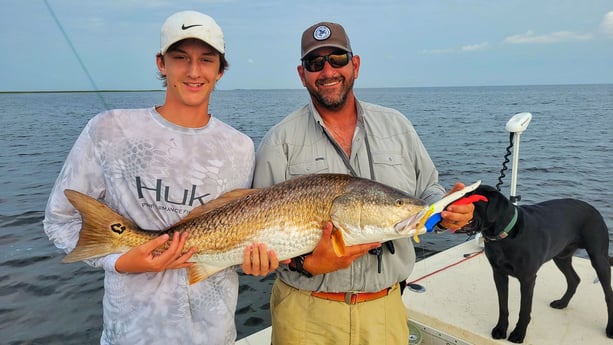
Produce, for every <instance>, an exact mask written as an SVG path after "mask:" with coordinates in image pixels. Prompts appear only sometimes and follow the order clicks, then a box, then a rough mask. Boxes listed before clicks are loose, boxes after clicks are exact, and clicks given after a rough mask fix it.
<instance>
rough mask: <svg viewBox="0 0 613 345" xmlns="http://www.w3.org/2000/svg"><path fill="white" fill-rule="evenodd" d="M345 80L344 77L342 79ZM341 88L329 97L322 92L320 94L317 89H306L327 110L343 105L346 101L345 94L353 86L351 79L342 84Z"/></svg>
mask: <svg viewBox="0 0 613 345" xmlns="http://www.w3.org/2000/svg"><path fill="white" fill-rule="evenodd" d="M344 81H346V79H344ZM343 86H344V87H343V89H342V92H341V94H340V95H338V96H334V97H330V96H327V95H324V94H321V93H319V92H318V91H317V89H314V88H310V87H308V88H307V90H308V91H309V93H310V94H311V96H312V97H313V98H314V99H315V101H316V102H317V103H318V104H320V105H321V106H323V107H324V108H326V109H328V110H338V109H340V108H342V107H343V105H345V103H346V102H347V95H348V94H349V91H350V90H351V89H352V88H353V79H351V80H350V82H349V84H343Z"/></svg>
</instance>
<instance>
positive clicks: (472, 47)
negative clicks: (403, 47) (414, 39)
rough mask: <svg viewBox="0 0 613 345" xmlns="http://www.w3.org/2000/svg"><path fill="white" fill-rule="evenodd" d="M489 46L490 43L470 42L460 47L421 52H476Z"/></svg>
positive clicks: (433, 53)
mask: <svg viewBox="0 0 613 345" xmlns="http://www.w3.org/2000/svg"><path fill="white" fill-rule="evenodd" d="M488 46H489V43H487V42H483V43H479V44H469V45H465V46H462V47H460V48H446V49H423V50H421V51H420V52H419V53H420V54H424V55H443V54H452V53H458V52H460V53H464V52H474V51H477V50H484V49H486V48H487V47H488Z"/></svg>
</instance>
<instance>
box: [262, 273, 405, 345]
mask: <svg viewBox="0 0 613 345" xmlns="http://www.w3.org/2000/svg"><path fill="white" fill-rule="evenodd" d="M270 310H271V313H272V344H273V345H294V344H295V345H298V344H300V345H327V344H330V345H368V344H372V345H375V344H376V345H396V344H399V345H400V344H402V345H407V344H408V343H409V327H408V325H407V313H406V309H405V306H404V304H403V303H402V299H401V298H400V289H399V287H398V284H396V285H395V286H394V287H393V288H392V290H390V292H389V294H388V295H387V296H385V297H381V298H378V299H375V300H371V301H367V302H361V303H357V304H353V305H349V304H346V303H345V302H336V301H329V300H325V299H321V298H318V297H313V296H311V293H310V291H304V290H298V289H295V288H293V287H291V286H289V285H287V284H285V283H283V282H282V281H281V280H279V279H277V280H276V281H275V283H274V285H273V288H272V294H271V298H270Z"/></svg>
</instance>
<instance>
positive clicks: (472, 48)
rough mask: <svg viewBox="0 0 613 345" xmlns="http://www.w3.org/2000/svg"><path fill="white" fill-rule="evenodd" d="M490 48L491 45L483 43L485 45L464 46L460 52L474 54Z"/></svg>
mask: <svg viewBox="0 0 613 345" xmlns="http://www.w3.org/2000/svg"><path fill="white" fill-rule="evenodd" d="M488 46H489V44H488V43H487V42H483V43H479V44H472V45H467V46H463V47H462V48H460V50H461V51H463V52H473V51H477V50H483V49H486V48H487V47H488Z"/></svg>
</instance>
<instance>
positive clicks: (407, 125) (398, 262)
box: [253, 100, 445, 292]
mask: <svg viewBox="0 0 613 345" xmlns="http://www.w3.org/2000/svg"><path fill="white" fill-rule="evenodd" d="M356 104H357V110H358V125H357V128H356V131H355V133H354V137H353V142H352V146H351V157H348V158H347V159H348V163H349V164H350V166H351V167H352V169H353V170H354V171H355V173H356V174H357V175H358V176H361V177H366V178H371V179H374V180H376V181H378V182H381V183H384V184H387V185H390V186H392V187H395V188H398V189H400V190H403V191H405V192H406V193H408V194H410V195H412V196H415V197H418V198H421V199H423V200H424V201H425V202H427V203H432V202H435V201H437V200H439V199H440V198H442V197H443V195H444V193H445V190H444V188H443V187H442V186H440V185H439V184H438V172H437V170H436V168H435V166H434V163H433V162H432V160H431V159H430V156H429V155H428V153H427V152H426V149H425V147H424V145H423V144H422V142H421V140H420V139H419V136H418V135H417V132H416V131H415V129H414V128H413V125H412V124H411V122H410V121H409V120H408V119H407V118H406V117H405V116H404V115H402V114H401V113H400V112H398V111H396V110H394V109H390V108H386V107H382V106H379V105H375V104H370V103H366V102H360V101H358V100H356ZM330 138H332V135H331V133H330V132H327V129H326V127H325V124H324V122H323V120H322V119H321V116H320V115H319V113H318V112H317V110H316V109H315V107H314V106H313V104H312V103H309V104H307V105H305V106H304V107H302V108H300V109H299V110H297V111H295V112H293V113H292V114H290V115H288V116H287V117H286V118H285V119H283V120H282V121H281V122H279V123H278V124H277V125H275V126H274V127H273V128H271V129H270V130H269V131H268V133H267V134H266V136H265V137H264V138H263V139H262V142H261V143H260V145H259V147H258V151H257V153H256V167H255V173H254V180H253V186H254V187H256V188H259V187H267V186H270V185H272V184H275V183H279V182H282V181H285V180H288V179H290V178H292V177H295V176H299V175H305V174H315V173H345V174H349V173H350V170H349V169H348V167H347V166H346V164H345V163H344V162H343V158H342V157H343V156H342V154H341V153H340V151H339V150H340V148H339V147H338V144H336V143H333V142H332V140H331V139H330ZM335 146H336V147H335ZM345 157H346V155H345ZM371 168H372V169H371ZM371 172H372V173H373V174H374V176H371ZM394 248H395V254H391V253H390V251H389V250H388V249H387V248H386V246H383V257H382V272H381V273H378V265H377V257H376V256H375V255H370V254H367V255H364V256H362V257H361V258H359V259H357V260H355V261H354V262H353V263H352V264H351V266H350V267H349V268H347V269H342V270H338V271H335V272H331V273H327V274H321V275H316V276H314V277H312V278H307V277H305V276H304V275H302V274H300V273H298V272H294V271H290V270H289V269H288V267H287V265H280V268H279V269H278V270H277V276H278V277H279V278H280V279H281V280H283V281H284V282H285V283H287V284H289V285H291V286H293V287H296V288H299V289H304V290H311V291H327V292H345V291H379V290H382V289H384V288H386V287H389V286H391V285H393V284H394V283H396V282H399V281H401V280H404V279H406V278H408V277H409V275H410V273H411V271H412V270H413V266H414V264H415V250H414V248H413V244H412V242H411V240H410V239H399V240H395V241H394Z"/></svg>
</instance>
